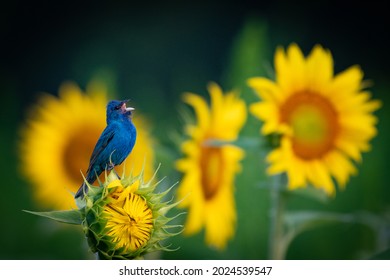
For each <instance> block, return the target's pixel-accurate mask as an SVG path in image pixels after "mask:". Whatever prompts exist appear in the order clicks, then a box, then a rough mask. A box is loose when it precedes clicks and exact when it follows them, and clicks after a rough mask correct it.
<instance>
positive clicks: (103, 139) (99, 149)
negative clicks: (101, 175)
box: [87, 126, 115, 174]
mask: <svg viewBox="0 0 390 280" xmlns="http://www.w3.org/2000/svg"><path fill="white" fill-rule="evenodd" d="M114 136H115V129H113V128H112V127H111V126H107V127H106V128H105V129H104V131H103V132H102V135H100V138H99V140H98V141H97V143H96V146H95V148H94V149H93V152H92V155H91V159H90V161H89V166H88V169H87V174H89V172H90V171H91V168H92V166H94V165H95V164H96V162H97V160H98V158H99V156H100V155H102V153H103V152H104V150H105V149H106V147H107V145H108V144H109V143H110V142H111V140H112V139H113V138H114Z"/></svg>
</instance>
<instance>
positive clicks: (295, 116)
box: [280, 91, 340, 160]
mask: <svg viewBox="0 0 390 280" xmlns="http://www.w3.org/2000/svg"><path fill="white" fill-rule="evenodd" d="M280 116H281V117H280V121H281V122H282V123H287V124H288V125H289V126H290V127H291V128H292V130H293V135H292V145H293V150H294V152H295V154H296V155H297V156H299V157H300V158H302V159H305V160H312V159H316V158H321V157H322V156H323V155H324V154H326V153H327V152H328V151H330V150H331V149H333V148H334V143H335V139H336V137H337V134H338V131H339V127H340V124H339V121H338V113H337V111H336V109H335V108H334V105H333V104H332V103H331V102H330V101H329V100H328V99H327V98H325V97H324V96H322V95H320V94H318V93H315V92H310V91H303V92H298V93H295V94H293V95H291V96H290V97H288V98H287V100H286V101H285V102H284V104H282V106H281V108H280Z"/></svg>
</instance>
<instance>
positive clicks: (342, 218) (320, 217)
mask: <svg viewBox="0 0 390 280" xmlns="http://www.w3.org/2000/svg"><path fill="white" fill-rule="evenodd" d="M284 221H285V224H286V226H287V227H288V228H291V229H294V231H295V232H296V233H298V232H302V231H304V230H307V229H310V228H314V227H316V226H321V225H326V224H330V223H340V222H344V223H353V222H356V219H355V217H354V216H353V215H351V214H340V213H330V212H318V211H295V212H287V213H286V214H285V217H284Z"/></svg>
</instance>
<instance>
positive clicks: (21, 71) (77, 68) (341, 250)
mask: <svg viewBox="0 0 390 280" xmlns="http://www.w3.org/2000/svg"><path fill="white" fill-rule="evenodd" d="M79 2H81V1H66V2H65V1H64V2H61V1H55V2H49V1H48V2H41V1H12V2H10V3H7V4H2V8H1V9H0V38H1V39H0V40H1V44H0V55H1V57H0V96H1V110H0V120H1V125H0V140H1V142H0V143H1V145H0V152H1V153H0V155H1V156H0V168H1V169H0V170H1V174H0V190H1V195H0V213H1V223H0V259H85V258H93V255H91V254H88V253H86V252H87V251H88V250H87V245H86V242H85V239H84V237H83V235H82V232H81V228H79V227H75V226H68V225H63V224H58V223H56V222H52V221H48V220H46V219H44V218H39V217H35V216H32V215H29V214H26V213H24V212H22V209H31V210H41V209H40V208H39V205H37V204H36V203H34V201H32V199H31V189H30V186H29V183H28V181H26V180H25V179H24V178H23V177H22V176H21V175H20V174H19V170H18V168H19V160H18V151H17V143H18V141H19V134H18V130H19V128H20V126H21V125H22V124H23V123H24V121H25V117H26V110H27V109H28V108H29V106H31V105H32V104H34V102H36V100H37V97H38V96H39V93H40V92H50V93H52V94H54V95H55V94H57V92H58V88H59V86H60V84H61V83H62V82H64V81H67V80H72V81H75V82H77V83H78V84H79V85H80V86H81V87H82V88H85V86H86V85H87V83H88V81H89V80H90V79H91V78H92V77H96V75H99V76H100V77H102V78H104V79H105V80H106V81H108V82H109V85H110V89H111V91H112V92H115V94H117V96H119V97H121V98H122V97H123V98H131V99H132V100H134V103H135V106H136V107H137V110H140V112H142V114H144V115H146V116H147V117H148V119H149V120H150V122H151V123H152V125H153V136H154V137H155V138H156V139H157V140H158V142H159V147H158V148H157V156H158V161H160V162H161V163H162V164H163V167H162V169H161V171H160V174H163V175H165V176H167V179H166V183H167V184H170V183H173V182H176V181H177V180H179V179H180V174H178V173H177V172H175V171H174V170H173V166H172V163H173V161H174V160H175V159H177V158H179V157H180V152H179V150H178V147H177V143H174V142H173V141H172V139H171V137H168V136H167V135H172V134H173V135H175V134H179V135H180V134H182V131H183V125H184V123H183V120H182V119H181V115H180V112H181V111H182V110H183V108H184V105H183V103H182V101H181V95H182V93H183V92H185V91H191V92H196V93H199V94H201V95H204V96H207V92H206V85H207V83H208V82H209V81H215V82H217V83H219V84H220V85H221V86H222V87H223V88H224V89H225V90H229V89H231V88H237V89H239V90H240V91H241V92H242V96H243V97H244V98H245V100H246V101H247V102H248V103H249V102H253V101H254V100H256V97H255V96H254V94H253V93H252V91H251V90H250V89H249V88H247V87H246V86H245V80H246V78H248V77H252V76H256V75H272V65H273V53H274V50H275V48H276V47H277V46H284V47H286V46H288V44H290V43H292V42H296V43H298V44H299V46H300V47H301V48H302V49H303V51H304V52H305V53H306V54H307V53H308V52H309V51H310V50H311V48H312V47H313V46H314V45H315V44H317V43H318V44H321V45H323V46H324V47H326V48H328V49H330V50H331V52H332V54H333V57H334V60H335V71H336V73H337V72H340V71H342V70H344V69H346V68H347V67H349V66H351V65H354V64H359V65H361V67H362V69H363V71H364V72H365V78H366V79H368V80H370V81H373V87H372V92H373V96H374V98H376V99H380V100H382V101H383V107H382V108H381V109H380V110H379V111H378V112H377V113H376V115H377V116H378V118H379V120H380V122H379V124H378V129H379V135H378V136H377V137H376V138H375V139H373V141H372V146H373V150H372V151H370V152H369V153H366V154H364V155H363V162H362V164H360V165H359V166H358V168H359V175H358V176H356V177H353V178H351V180H350V183H349V184H348V186H347V189H346V190H345V191H343V192H338V193H337V195H336V197H335V198H334V199H331V200H330V201H328V202H327V203H323V202H319V201H316V200H312V199H309V198H307V197H305V196H293V197H292V199H291V200H290V201H289V204H288V209H292V210H323V211H330V212H337V213H356V212H359V211H369V212H370V213H373V214H375V215H377V216H378V217H379V218H380V219H382V220H383V221H384V229H380V230H378V231H377V232H373V231H371V230H370V229H369V228H367V227H365V226H362V225H359V224H354V223H336V224H333V225H327V226H322V227H318V228H315V229H312V230H309V231H306V232H305V233H303V234H301V235H299V236H298V237H297V238H296V239H294V241H293V242H292V244H291V247H290V248H289V251H288V253H287V258H288V259H361V258H363V259H365V258H370V257H371V255H372V254H373V253H376V252H378V251H380V250H382V249H383V250H385V249H386V248H389V247H390V246H389V244H388V243H389V242H390V236H389V235H390V233H389V232H390V231H389V230H388V223H387V221H388V220H389V213H390V212H389V205H390V204H389V202H390V190H389V186H388V183H387V181H386V180H387V179H386V178H387V177H386V174H387V172H386V171H387V168H386V167H387V166H388V165H387V164H386V159H387V156H389V145H388V143H389V131H388V127H389V120H390V119H389V110H388V109H387V108H386V107H387V106H386V104H387V101H388V99H389V97H388V96H389V94H388V91H389V89H390V82H389V77H390V76H389V66H388V65H389V62H390V59H389V58H390V56H389V51H388V44H389V34H390V32H389V31H390V30H389V26H390V25H389V17H388V15H387V12H386V9H385V7H384V5H385V4H384V3H382V2H379V3H375V2H372V1H371V2H370V3H362V4H359V3H357V2H356V3H354V5H353V6H346V7H344V6H342V4H341V3H340V1H313V2H315V3H312V2H311V1H302V0H301V1H291V3H290V1H268V2H261V1H248V0H244V1H220V0H219V1H196V3H192V4H190V3H187V2H186V1H170V2H166V1H159V2H157V1H156V2H145V3H137V4H133V3H132V1H124V0H121V1H118V0H114V1H107V2H103V1H93V2H90V3H88V2H83V3H79ZM138 2H141V1H138ZM292 2H294V3H292ZM258 129H259V123H258V122H257V121H256V120H255V119H254V118H253V117H252V116H249V119H248V123H247V125H246V127H245V128H244V130H243V134H242V136H243V137H244V138H245V137H247V138H248V139H249V138H250V139H253V138H254V137H257V135H258ZM262 147H263V146H262V145H252V144H250V145H247V146H246V149H247V157H246V158H245V160H244V161H243V172H242V173H241V174H239V175H238V177H237V178H236V201H237V213H238V224H237V232H236V236H235V238H234V240H232V241H230V242H229V244H228V247H227V249H226V250H225V251H223V252H219V251H215V250H213V249H210V248H208V247H207V246H206V245H204V242H203V240H204V235H203V232H202V233H200V234H198V235H196V236H193V237H184V236H178V237H175V238H172V239H170V240H169V242H170V243H172V245H173V247H180V249H179V250H177V251H175V252H169V253H163V254H161V255H154V256H153V257H161V258H166V259H264V258H267V235H268V230H269V221H268V215H269V204H270V202H269V190H268V189H267V188H266V187H264V186H267V185H268V183H269V181H270V180H269V179H268V178H266V176H265V173H264V170H265V167H266V166H265V164H264V160H263V159H264V156H265V154H266V150H265V149H264V148H262ZM387 161H388V160H387ZM45 172H50V171H45ZM173 194H174V193H172V195H173ZM172 214H174V213H172ZM184 218H185V216H182V217H181V218H180V219H179V222H181V223H183V222H184ZM379 232H380V233H382V237H381V239H378V238H377V234H378V233H379ZM379 243H380V244H379ZM387 256H388V255H386V254H385V255H384V258H387ZM382 257H383V256H382Z"/></svg>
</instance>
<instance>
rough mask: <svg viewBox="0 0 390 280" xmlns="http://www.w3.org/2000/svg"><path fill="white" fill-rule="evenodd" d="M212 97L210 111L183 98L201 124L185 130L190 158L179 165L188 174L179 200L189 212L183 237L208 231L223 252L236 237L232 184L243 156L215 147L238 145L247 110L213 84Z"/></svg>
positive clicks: (197, 101) (195, 99) (199, 101)
mask: <svg viewBox="0 0 390 280" xmlns="http://www.w3.org/2000/svg"><path fill="white" fill-rule="evenodd" d="M208 91H209V92H210V96H211V107H210V108H209V107H208V105H207V103H206V101H205V100H204V99H203V98H201V97H200V96H198V95H196V94H192V93H187V94H185V95H184V101H185V102H186V103H187V104H189V105H191V106H192V107H193V108H194V110H195V113H196V116H197V124H196V125H190V124H188V125H187V126H186V131H187V134H188V135H189V136H190V139H189V140H187V141H185V142H184V143H183V144H182V147H181V149H182V151H183V153H184V154H185V155H186V157H185V158H183V159H180V160H178V161H177V162H176V167H177V169H178V170H179V171H181V172H183V173H184V176H183V179H182V182H181V184H180V186H179V188H178V198H179V199H180V200H181V199H184V198H185V199H184V200H183V202H182V204H181V207H188V208H189V213H188V217H187V221H186V225H185V231H184V233H185V234H187V235H191V234H195V233H197V232H199V231H200V230H201V229H202V227H203V226H204V228H205V239H206V243H207V244H209V245H210V246H213V247H216V248H218V249H223V248H224V247H225V246H226V243H227V241H228V240H229V239H230V238H232V237H233V236H234V231H235V223H236V211H235V201H234V185H233V183H234V177H235V174H236V173H237V172H238V171H239V170H240V163H239V161H240V160H241V159H242V158H243V157H244V151H243V150H242V149H240V148H238V147H236V146H234V145H232V144H218V145H216V144H215V143H216V142H219V143H226V142H231V141H234V140H236V139H237V137H238V133H239V131H240V129H241V128H242V126H243V125H244V123H245V120H246V107H245V103H244V101H242V100H241V99H239V97H238V96H237V94H235V93H227V94H226V95H224V94H223V92H222V90H221V88H220V87H219V86H218V85H216V84H214V83H210V84H209V86H208ZM187 195H188V197H187Z"/></svg>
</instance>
